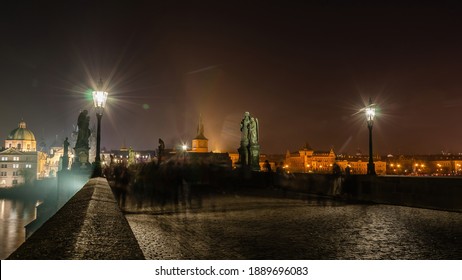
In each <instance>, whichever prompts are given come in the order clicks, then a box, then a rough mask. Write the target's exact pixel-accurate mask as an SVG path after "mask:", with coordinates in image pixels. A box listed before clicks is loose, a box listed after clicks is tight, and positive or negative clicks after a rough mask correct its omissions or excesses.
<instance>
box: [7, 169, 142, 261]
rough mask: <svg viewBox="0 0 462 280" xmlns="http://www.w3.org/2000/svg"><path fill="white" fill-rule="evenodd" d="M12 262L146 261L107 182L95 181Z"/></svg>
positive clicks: (45, 225)
mask: <svg viewBox="0 0 462 280" xmlns="http://www.w3.org/2000/svg"><path fill="white" fill-rule="evenodd" d="M8 259H56V260H57V259H105V260H114V259H124V260H127V259H144V255H143V253H142V251H141V249H140V247H139V245H138V242H137V240H136V238H135V236H134V234H133V232H132V230H131V228H130V226H129V224H128V222H127V220H126V219H125V216H124V215H123V214H122V212H121V211H120V209H119V207H118V206H117V203H116V201H115V199H114V195H113V194H112V191H111V189H110V187H109V184H108V182H107V180H106V179H105V178H92V179H90V180H89V181H88V182H87V183H86V184H85V186H84V187H83V188H82V189H81V190H80V191H79V192H77V193H76V194H75V195H74V196H73V197H72V198H71V199H70V200H69V201H68V202H67V203H66V204H65V205H64V206H63V207H62V208H61V209H60V210H59V211H58V212H57V213H56V214H55V215H54V216H53V217H51V218H50V219H49V220H48V221H47V222H45V224H43V226H41V227H40V228H39V229H38V230H37V231H36V232H35V233H34V234H33V235H32V236H30V237H29V238H28V239H27V240H26V242H24V243H23V244H22V245H21V246H20V247H19V248H18V249H17V250H16V251H15V252H13V253H12V254H11V255H10V256H9V257H8Z"/></svg>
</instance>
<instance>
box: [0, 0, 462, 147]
mask: <svg viewBox="0 0 462 280" xmlns="http://www.w3.org/2000/svg"><path fill="white" fill-rule="evenodd" d="M0 13H1V17H0V25H1V26H2V28H1V29H2V43H1V44H0V61H1V63H0V74H1V75H0V85H1V87H0V91H1V96H2V97H3V98H2V102H1V103H0V111H1V112H2V113H1V116H2V117H1V118H0V139H6V137H7V135H8V133H9V132H10V131H11V130H12V129H14V128H16V127H17V124H18V122H19V121H20V120H21V119H24V120H25V121H26V122H27V126H28V128H30V129H31V130H33V131H34V132H35V134H36V137H37V141H40V139H42V138H43V139H44V140H45V141H46V142H47V144H50V143H51V142H52V141H53V140H54V139H55V138H57V139H58V140H59V141H62V140H63V139H64V138H65V137H67V136H69V135H70V134H71V132H72V130H73V125H76V123H77V117H78V114H79V112H80V111H81V110H84V109H88V110H90V111H91V114H90V116H91V118H92V119H91V121H92V123H95V122H96V118H95V115H94V111H93V108H92V107H93V104H92V101H91V99H90V98H89V96H88V93H89V92H90V91H91V89H94V88H95V87H96V81H97V80H98V79H99V78H102V79H103V81H104V84H105V86H106V89H107V91H108V92H109V100H108V102H107V108H106V109H105V113H104V117H103V122H102V143H101V146H102V147H107V148H108V149H117V148H119V147H120V146H122V145H123V144H126V145H127V146H132V147H134V148H135V149H138V150H141V149H155V148H156V147H157V139H158V138H162V139H164V140H165V143H166V145H167V146H168V147H173V146H174V145H177V144H179V142H180V141H187V142H190V140H191V139H192V138H193V137H194V136H195V132H196V126H197V122H198V119H199V114H202V116H203V121H204V126H205V135H206V136H207V138H209V139H210V142H209V147H210V149H211V150H221V151H233V152H235V151H236V149H237V148H238V146H239V137H240V131H239V122H240V120H241V119H242V116H243V114H244V112H245V111H249V112H251V113H252V115H254V116H256V117H257V118H258V119H259V123H260V133H261V136H260V144H261V147H262V150H261V151H262V152H263V153H285V151H286V150H287V149H289V150H297V149H298V148H300V147H301V146H303V145H304V144H305V142H309V143H310V145H311V146H312V147H313V148H314V149H319V150H328V149H329V148H331V147H333V148H334V149H335V151H336V153H355V152H356V151H357V149H360V150H361V151H362V152H363V153H364V154H367V144H368V142H367V126H366V123H365V117H364V115H363V114H362V113H358V111H359V110H360V109H361V108H362V107H364V106H365V105H366V104H367V101H368V99H369V97H371V98H372V100H373V101H374V103H376V104H377V107H378V114H377V117H376V120H375V123H374V145H375V148H374V149H375V150H374V152H376V153H379V154H382V155H385V154H389V153H392V154H400V153H404V154H412V153H420V154H429V153H440V152H441V151H445V152H451V153H458V152H462V145H461V144H460V141H459V139H460V137H461V136H462V135H461V134H462V132H461V131H460V129H458V128H459V126H460V120H461V119H462V115H461V113H460V107H462V98H461V97H460V96H461V95H460V92H462V85H461V82H460V73H462V71H461V70H462V55H461V51H460V50H461V49H462V40H461V37H460V36H458V34H459V32H460V28H461V27H462V24H461V18H460V8H459V7H458V6H455V4H454V5H453V4H452V3H450V2H438V4H435V3H433V2H427V1H423V2H421V1H420V2H419V3H418V4H415V5H414V4H409V3H399V4H397V3H388V4H377V3H375V4H370V3H368V2H367V1H354V2H349V3H348V4H346V3H345V4H342V3H336V2H335V1H318V2H317V3H313V2H310V3H308V4H306V3H304V4H301V3H286V2H282V1H281V2H280V3H275V4H269V3H266V2H261V3H253V4H248V3H244V2H242V3H241V2H239V1H237V2H236V1H233V2H229V3H222V2H221V1H220V3H218V4H217V3H213V2H212V3H206V2H200V3H193V2H191V3H181V2H176V3H174V4H158V3H151V2H150V1H134V2H133V1H123V2H122V3H119V2H117V3H115V2H111V1H78V2H75V3H74V4H73V5H70V4H67V3H60V2H57V3H47V4H38V3H35V4H25V3H8V4H6V5H4V6H2V11H1V12H0ZM2 141H3V140H2Z"/></svg>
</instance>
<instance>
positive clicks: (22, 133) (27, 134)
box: [8, 121, 35, 141]
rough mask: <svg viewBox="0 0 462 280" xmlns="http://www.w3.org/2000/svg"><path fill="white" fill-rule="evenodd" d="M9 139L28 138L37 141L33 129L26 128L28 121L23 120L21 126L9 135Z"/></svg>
mask: <svg viewBox="0 0 462 280" xmlns="http://www.w3.org/2000/svg"><path fill="white" fill-rule="evenodd" d="M8 140H28V141H35V136H34V133H32V131H30V130H29V129H27V128H26V123H25V122H24V121H21V122H20V123H19V127H18V128H16V129H14V130H12V131H11V132H10V134H9V135H8Z"/></svg>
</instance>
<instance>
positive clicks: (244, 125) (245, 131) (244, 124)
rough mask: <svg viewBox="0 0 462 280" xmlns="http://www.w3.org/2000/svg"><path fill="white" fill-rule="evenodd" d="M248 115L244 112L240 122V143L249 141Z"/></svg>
mask: <svg viewBox="0 0 462 280" xmlns="http://www.w3.org/2000/svg"><path fill="white" fill-rule="evenodd" d="M249 123H250V113H249V112H245V113H244V118H243V119H242V121H241V142H247V141H248V139H249Z"/></svg>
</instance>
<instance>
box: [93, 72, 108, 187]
mask: <svg viewBox="0 0 462 280" xmlns="http://www.w3.org/2000/svg"><path fill="white" fill-rule="evenodd" d="M107 94H108V93H107V92H106V91H103V81H102V80H101V79H99V82H98V86H97V89H96V90H95V91H93V102H94V103H95V109H96V118H97V119H98V127H97V133H96V157H95V169H94V171H93V175H92V178H95V177H102V176H103V174H102V173H103V172H102V168H101V158H100V154H101V149H100V144H101V118H102V117H103V111H104V106H105V105H106V100H107Z"/></svg>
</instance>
